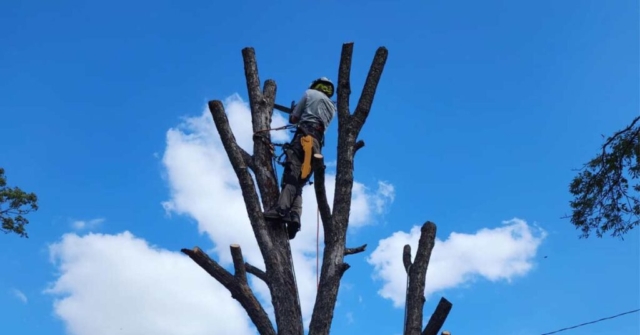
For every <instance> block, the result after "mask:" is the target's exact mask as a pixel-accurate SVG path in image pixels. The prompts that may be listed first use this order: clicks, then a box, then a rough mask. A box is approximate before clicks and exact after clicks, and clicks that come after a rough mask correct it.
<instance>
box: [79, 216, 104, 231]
mask: <svg viewBox="0 0 640 335" xmlns="http://www.w3.org/2000/svg"><path fill="white" fill-rule="evenodd" d="M104 221H105V219H104V218H97V219H91V220H75V221H73V222H71V227H72V228H73V229H75V230H84V229H94V228H96V227H98V225H100V224H101V223H103V222H104Z"/></svg>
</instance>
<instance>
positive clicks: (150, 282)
mask: <svg viewBox="0 0 640 335" xmlns="http://www.w3.org/2000/svg"><path fill="white" fill-rule="evenodd" d="M49 252H50V256H51V260H52V262H54V263H55V264H56V266H57V268H58V270H59V272H60V273H59V276H58V278H57V280H56V281H55V282H54V283H53V284H52V285H51V286H50V287H49V288H48V289H47V290H46V291H45V292H47V293H49V294H52V295H54V296H55V297H56V301H55V303H54V313H55V314H56V315H57V316H58V317H60V318H61V319H62V320H64V322H65V324H66V328H67V333H68V334H70V335H111V334H120V335H138V334H158V335H163V334H166V335H205V334H207V335H212V334H221V335H222V334H239V335H243V334H254V331H253V330H252V329H251V328H250V327H249V326H248V322H249V321H248V318H247V317H246V313H245V312H244V310H243V309H242V307H240V305H239V304H238V303H237V302H236V301H235V300H233V299H232V298H231V296H230V294H229V293H228V292H227V291H226V289H225V288H224V287H222V285H220V284H218V283H217V282H215V280H213V279H212V278H211V277H210V276H209V275H208V274H207V273H206V272H204V271H203V270H202V269H201V268H200V267H198V266H197V265H195V263H194V262H193V261H192V260H191V259H189V258H188V257H186V256H184V255H182V254H180V253H176V252H170V251H167V250H163V249H159V248H155V247H153V246H150V245H148V244H147V243H146V242H145V241H144V240H142V239H139V238H136V237H134V236H133V235H132V234H131V233H129V232H124V233H121V234H118V235H102V234H88V235H85V236H82V237H80V236H78V235H76V234H66V235H64V236H63V237H62V240H61V241H59V242H58V243H55V244H53V245H51V246H50V247H49Z"/></svg>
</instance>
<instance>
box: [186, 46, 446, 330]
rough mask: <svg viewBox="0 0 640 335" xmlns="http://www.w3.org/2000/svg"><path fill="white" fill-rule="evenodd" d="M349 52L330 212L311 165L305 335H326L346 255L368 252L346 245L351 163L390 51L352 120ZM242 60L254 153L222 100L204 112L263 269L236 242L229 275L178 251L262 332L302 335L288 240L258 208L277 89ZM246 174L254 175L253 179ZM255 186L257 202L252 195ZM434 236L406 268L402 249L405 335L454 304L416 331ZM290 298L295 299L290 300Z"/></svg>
mask: <svg viewBox="0 0 640 335" xmlns="http://www.w3.org/2000/svg"><path fill="white" fill-rule="evenodd" d="M352 54H353V43H345V44H343V46H342V55H341V59H340V67H339V73H338V89H337V91H338V96H337V98H338V108H337V109H338V110H337V114H338V115H337V119H338V158H337V168H336V170H337V172H336V188H335V194H334V200H333V206H332V208H331V207H329V203H328V200H327V195H326V189H325V181H324V179H325V165H324V159H323V157H322V155H320V154H317V155H316V156H315V157H314V163H313V169H314V178H315V182H314V188H315V193H316V198H317V201H318V209H319V212H320V216H321V218H322V225H323V229H324V239H325V240H324V244H325V245H324V253H323V260H322V268H321V272H320V282H319V286H318V292H317V295H316V301H315V305H314V308H313V314H312V316H311V322H310V325H309V334H310V335H324V334H329V332H330V329H331V323H332V320H333V313H334V309H335V306H336V299H337V296H338V290H339V288H340V280H341V279H342V276H343V275H344V273H345V271H347V270H348V269H349V267H350V266H349V264H347V263H345V261H344V260H345V256H347V255H353V254H357V253H360V252H363V251H364V250H365V248H366V244H365V245H363V246H359V247H355V248H347V247H346V234H347V227H348V225H349V211H350V208H351V193H352V188H353V169H354V166H353V162H354V157H355V154H356V152H357V151H358V150H359V149H360V148H362V147H363V146H364V142H363V141H362V140H359V141H358V140H357V138H358V134H359V133H360V130H361V129H362V126H363V125H364V123H365V121H366V119H367V116H368V115H369V111H370V109H371V105H372V103H373V98H374V95H375V92H376V88H377V86H378V82H379V81H380V77H381V75H382V71H383V68H384V65H385V63H386V60H387V55H388V52H387V49H386V48H385V47H380V48H378V50H377V51H376V54H375V57H374V59H373V63H372V64H371V67H370V69H369V73H368V75H367V79H366V82H365V84H364V88H363V90H362V94H361V96H360V99H359V101H358V104H357V106H356V108H355V111H354V113H353V114H352V113H351V112H350V109H349V95H350V94H351V85H350V79H349V78H350V72H351V58H352ZM242 56H243V59H244V70H245V76H246V81H247V89H248V91H249V105H250V108H251V122H252V126H253V130H254V141H253V154H252V155H250V154H249V153H247V152H246V151H245V150H243V149H242V148H241V147H240V146H239V145H238V144H237V142H236V139H235V137H234V135H233V132H232V131H231V128H230V126H229V122H228V119H227V116H226V114H225V111H224V107H223V105H222V102H221V101H219V100H214V101H210V102H209V110H210V111H211V115H212V116H213V121H214V123H215V125H216V129H217V130H218V133H219V135H220V139H221V141H222V144H223V146H224V149H225V151H226V152H227V155H228V157H229V160H230V161H231V165H232V166H233V169H234V171H235V173H236V175H237V177H238V180H239V183H240V187H241V189H242V195H243V197H244V201H245V205H246V209H247V214H248V216H249V220H250V222H251V226H252V228H253V233H254V235H255V238H256V240H257V242H258V245H259V248H260V252H261V253H262V257H263V259H264V264H265V270H264V271H263V270H261V269H258V268H257V267H255V266H253V265H251V264H248V263H247V262H245V261H244V259H243V257H242V251H241V248H240V246H239V245H235V244H234V245H231V247H230V248H231V255H232V259H233V264H234V272H235V273H234V274H231V273H230V272H229V271H227V270H226V269H224V268H223V267H222V266H220V265H219V264H218V263H217V262H216V261H214V260H213V259H211V258H210V257H209V256H208V255H207V254H205V253H204V252H203V251H202V250H201V249H200V248H198V247H195V248H193V249H182V252H183V253H185V254H187V255H188V256H189V257H191V258H192V259H193V260H194V261H195V262H196V263H197V264H198V265H200V266H201V267H202V268H203V269H204V270H205V271H206V272H207V273H209V274H210V275H211V276H212V277H214V278H215V279H216V280H217V281H218V282H220V283H221V284H222V285H224V286H225V287H226V288H227V289H228V290H229V292H230V293H231V295H232V297H233V298H234V299H235V300H237V301H238V302H239V303H240V305H242V307H244V309H245V310H246V312H247V314H248V315H249V317H250V318H251V320H252V322H253V323H254V324H255V326H256V328H257V330H258V332H259V333H260V334H262V335H274V334H280V335H285V334H286V335H300V334H304V326H303V323H302V313H301V309H300V303H299V299H298V295H297V293H298V288H297V286H296V281H295V273H294V269H293V261H292V255H291V248H290V245H289V239H288V235H287V232H286V230H285V229H281V228H278V227H275V226H273V225H271V224H269V223H267V222H265V219H264V217H263V214H262V208H270V207H271V206H272V205H273V204H274V203H275V202H276V201H277V199H278V196H279V192H280V191H279V188H278V184H277V178H276V171H274V168H273V164H272V158H273V145H272V143H271V139H270V134H269V132H265V131H262V130H264V129H268V128H269V127H270V125H271V117H272V114H273V106H274V101H275V95H276V83H275V81H273V80H270V79H269V80H266V81H265V83H264V87H263V88H262V89H260V79H259V76H258V66H257V63H256V58H255V51H254V49H253V48H249V47H248V48H244V49H243V50H242ZM249 170H251V171H252V172H253V174H254V175H255V181H254V178H253V177H252V175H251V174H250V172H249ZM256 183H257V186H258V187H257V188H258V190H259V192H260V195H261V196H260V197H258V194H257V192H256V187H255V185H256ZM261 202H262V203H261ZM435 234H436V226H435V224H433V223H431V222H427V223H425V224H424V225H423V226H422V234H421V237H420V242H419V246H418V250H417V253H416V257H415V260H414V261H413V262H411V250H410V249H411V248H410V247H409V246H408V245H407V246H405V249H404V254H403V262H404V264H405V267H406V269H407V274H408V288H407V302H406V317H405V325H404V328H405V332H404V334H405V335H419V334H422V335H436V334H437V332H438V331H439V330H440V328H441V327H442V324H443V323H444V320H445V319H446V317H447V315H448V313H449V310H450V309H451V303H449V302H448V301H446V299H444V298H443V299H442V300H441V301H440V304H438V307H437V308H436V312H435V313H434V314H433V316H432V317H431V319H430V320H429V323H428V324H427V326H426V328H425V329H424V331H422V332H421V327H422V308H423V305H424V302H425V298H424V286H425V277H426V272H427V266H428V264H429V258H430V256H431V250H432V249H433V246H434V241H435ZM399 252H400V251H399ZM398 256H400V255H398ZM247 273H250V274H252V275H254V276H256V277H258V278H260V279H261V280H263V281H264V282H265V283H266V284H267V286H268V287H269V291H270V293H271V299H272V304H273V309H274V312H275V323H276V327H274V325H273V324H272V322H271V319H270V318H269V317H268V315H267V313H266V312H265V310H264V308H263V307H262V306H261V304H260V302H259V301H258V299H257V298H256V297H255V295H254V293H253V291H252V289H251V287H250V286H249V284H248V282H247ZM292 292H295V293H296V294H291V293H292Z"/></svg>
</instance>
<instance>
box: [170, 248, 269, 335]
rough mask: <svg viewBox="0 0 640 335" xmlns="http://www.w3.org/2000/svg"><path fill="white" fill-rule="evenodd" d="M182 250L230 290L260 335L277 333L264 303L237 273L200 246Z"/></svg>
mask: <svg viewBox="0 0 640 335" xmlns="http://www.w3.org/2000/svg"><path fill="white" fill-rule="evenodd" d="M232 250H233V249H232ZM181 251H182V253H184V254H186V255H187V256H189V257H190V258H191V259H192V260H193V261H194V262H196V263H197V264H198V265H200V267H201V268H202V269H203V270H205V271H206V272H207V273H208V274H209V275H211V276H212V277H213V278H215V279H216V280H217V281H218V282H219V283H220V284H222V285H223V286H224V287H226V288H227V290H229V292H230V293H231V296H232V297H233V298H234V299H235V300H237V301H238V302H239V303H240V305H242V307H243V308H244V309H245V310H246V311H247V314H249V318H251V321H253V323H254V324H255V326H256V328H257V329H258V332H260V335H276V331H275V329H274V328H273V324H271V320H269V316H268V315H267V313H266V312H265V311H264V309H263V308H262V305H260V302H259V301H258V299H256V297H255V295H254V294H253V291H252V290H251V288H250V287H249V285H248V284H247V283H246V281H245V282H242V281H240V280H238V277H237V274H236V276H233V275H232V274H231V273H229V272H228V271H227V270H225V269H224V268H223V267H222V266H220V265H219V264H218V263H217V262H216V261H214V260H213V259H211V258H210V257H209V256H208V255H207V254H205V253H204V252H203V251H202V250H201V249H200V248H198V247H195V248H193V250H189V249H182V250H181ZM232 255H233V254H232ZM240 257H242V254H240ZM245 280H246V277H245Z"/></svg>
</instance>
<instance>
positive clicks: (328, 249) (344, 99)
mask: <svg viewBox="0 0 640 335" xmlns="http://www.w3.org/2000/svg"><path fill="white" fill-rule="evenodd" d="M352 55H353V43H345V44H343V46H342V53H341V58H340V67H339V73H338V89H337V91H338V157H337V168H336V187H335V193H334V197H333V207H332V213H331V214H332V220H331V223H332V224H331V225H324V226H323V228H324V237H325V240H324V241H325V248H324V252H323V259H322V270H321V274H320V284H319V287H318V292H317V294H316V302H315V305H314V307H313V313H312V316H311V323H310V325H309V335H327V334H329V330H330V328H331V321H332V319H333V314H334V309H335V305H336V300H337V295H338V290H339V288H340V280H341V279H342V276H343V274H344V273H345V271H346V270H347V269H348V268H349V265H348V264H346V263H344V252H345V242H346V234H347V226H348V224H349V213H350V209H351V196H352V190H353V159H354V153H355V148H356V146H355V143H356V138H357V137H358V134H359V133H360V129H361V128H362V125H363V124H364V121H365V119H366V118H367V116H368V115H369V109H370V108H371V104H372V102H373V96H374V94H375V89H376V87H377V85H378V81H379V80H380V76H381V74H382V70H383V68H384V64H385V62H386V59H387V51H386V48H384V47H381V48H378V51H377V52H376V56H375V57H374V60H373V63H372V66H371V68H370V69H369V74H368V75H367V80H366V82H365V88H364V90H363V96H361V97H360V102H359V103H358V108H357V109H359V110H360V111H358V110H356V114H354V116H351V115H350V112H349V95H350V94H351V87H350V85H351V84H350V73H351V59H352ZM365 109H366V110H365Z"/></svg>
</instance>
